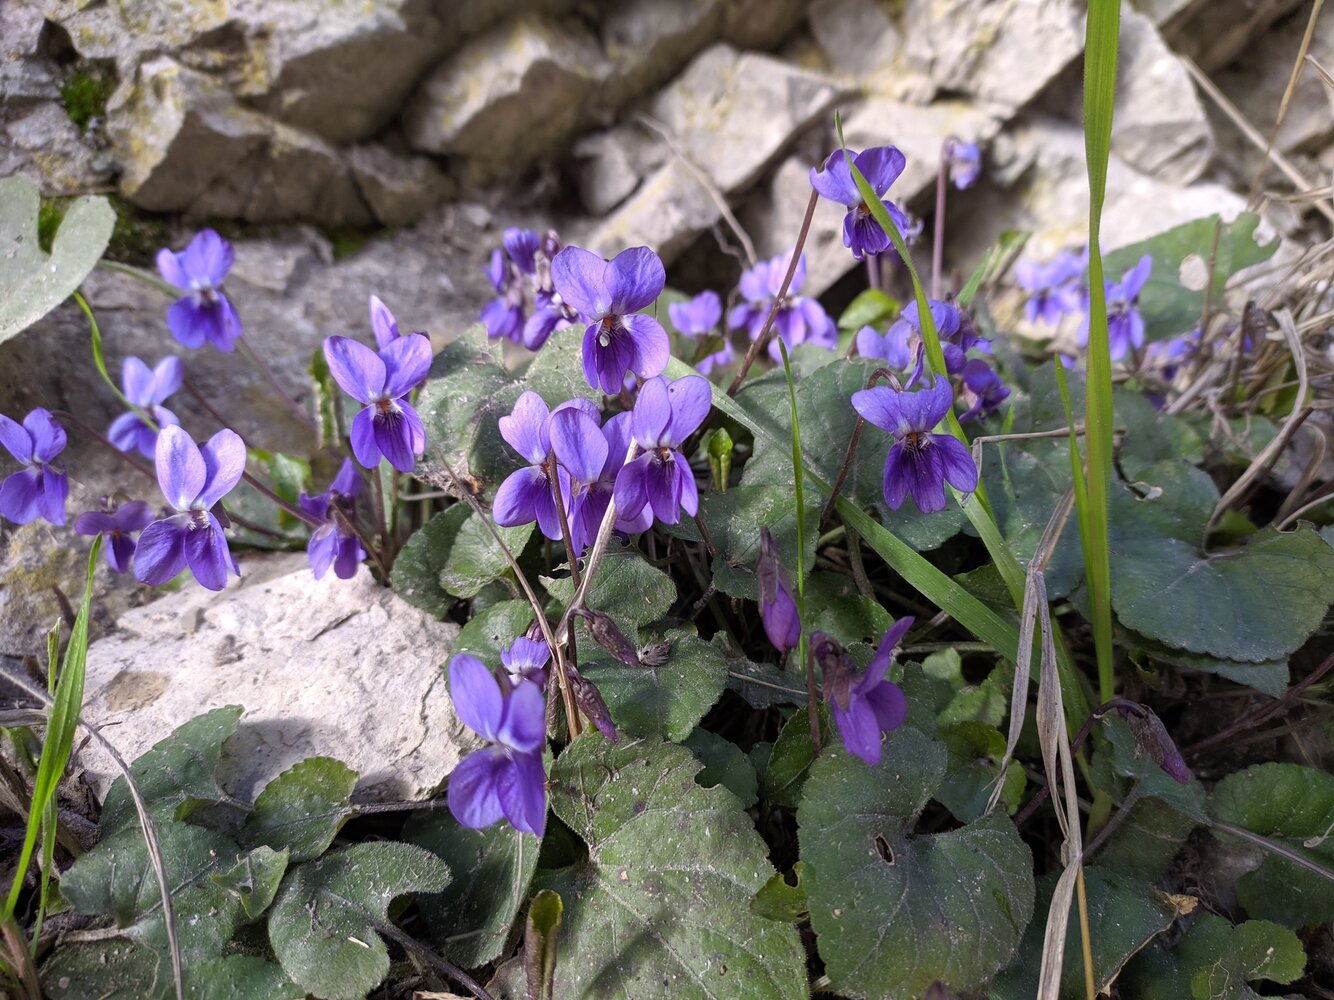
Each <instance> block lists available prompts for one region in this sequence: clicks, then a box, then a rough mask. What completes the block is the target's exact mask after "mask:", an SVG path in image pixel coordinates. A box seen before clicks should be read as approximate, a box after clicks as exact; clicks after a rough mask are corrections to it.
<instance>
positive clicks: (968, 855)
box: [797, 727, 1033, 1000]
mask: <svg viewBox="0 0 1334 1000" xmlns="http://www.w3.org/2000/svg"><path fill="white" fill-rule="evenodd" d="M945 771H946V752H945V747H944V746H943V745H941V744H940V743H936V742H933V741H931V740H929V739H927V737H925V736H924V735H922V734H921V733H920V732H918V731H917V730H915V729H911V728H906V727H905V728H901V729H898V730H896V731H895V732H893V733H891V734H890V735H889V738H888V739H887V741H886V742H885V744H884V752H883V756H882V758H881V761H880V763H879V764H878V765H876V766H875V767H871V766H869V765H867V764H866V763H864V762H863V761H861V760H859V759H857V758H854V757H849V756H848V755H846V754H844V753H842V752H841V751H840V750H838V749H836V748H832V747H831V748H830V749H829V750H827V751H826V752H825V753H824V754H823V755H822V756H821V757H820V759H819V760H818V761H816V762H815V765H814V767H813V768H812V769H811V781H809V782H808V783H807V785H806V791H805V794H804V795H803V798H802V802H801V807H800V809H799V810H798V811H797V823H798V825H799V827H800V841H801V856H802V860H804V861H805V862H806V863H807V866H808V878H807V882H808V885H807V889H806V894H807V898H808V899H809V900H810V908H811V927H812V928H813V929H814V930H815V933H816V935H817V945H818V947H819V950H820V956H821V957H822V958H823V959H824V961H825V968H826V971H827V973H828V975H829V978H830V980H831V981H832V984H833V987H834V989H835V990H837V991H839V992H841V993H847V994H850V995H853V996H857V997H868V998H900V997H902V998H904V1000H908V998H912V997H918V996H921V995H922V994H923V993H924V992H925V991H926V990H927V988H928V987H929V986H931V984H932V983H935V982H940V983H942V984H943V985H945V986H948V987H949V988H950V989H952V990H954V991H956V992H964V991H968V990H971V989H973V988H975V987H977V986H978V985H980V984H981V983H983V982H984V981H985V980H986V979H987V978H989V977H990V976H991V975H992V974H993V973H994V972H995V971H996V970H997V969H999V968H1001V967H1003V966H1004V965H1005V964H1006V963H1007V962H1008V961H1009V960H1010V958H1011V957H1012V956H1013V955H1014V953H1015V950H1016V949H1017V948H1018V946H1019V939H1020V936H1021V935H1022V934H1023V931H1024V928H1025V927H1026V926H1027V925H1028V921H1029V918H1030V917H1031V916H1032V913H1033V876H1032V867H1033V859H1032V855H1031V854H1030V853H1029V850H1028V848H1027V847H1026V846H1025V845H1024V842H1023V841H1022V840H1021V839H1020V838H1019V834H1018V832H1017V831H1016V830H1015V828H1014V824H1013V823H1012V822H1011V821H1010V820H1009V818H1008V817H1004V816H1000V815H997V814H992V815H991V816H989V817H987V818H986V819H982V820H978V821H977V822H975V823H970V824H967V825H966V826H963V827H962V828H960V829H957V830H951V831H948V832H945V833H939V834H934V835H929V836H919V835H914V834H913V833H912V832H911V831H912V827H913V824H914V823H915V821H916V819H917V817H918V815H919V814H920V813H921V811H922V809H923V808H924V807H925V806H926V804H927V801H928V800H929V799H930V797H931V796H932V794H934V792H935V790H936V789H937V788H939V786H940V783H941V781H942V780H943V779H944V777H945Z"/></svg>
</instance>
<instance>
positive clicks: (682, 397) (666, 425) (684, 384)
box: [616, 375, 713, 524]
mask: <svg viewBox="0 0 1334 1000" xmlns="http://www.w3.org/2000/svg"><path fill="white" fill-rule="evenodd" d="M712 405H713V395H712V392H711V389H710V386H709V383H708V380H706V379H703V378H701V377H700V376H698V375H687V376H685V378H679V379H677V380H676V381H675V382H672V383H671V384H670V385H669V384H668V383H667V380H666V379H664V378H662V377H658V378H652V379H649V380H648V381H647V382H645V383H644V384H643V386H642V387H640V390H639V398H638V399H637V400H635V408H634V411H633V413H632V414H631V417H630V432H631V434H633V436H634V440H635V443H636V444H638V445H639V447H640V450H641V454H639V455H636V456H635V457H634V458H633V459H632V460H631V461H629V462H627V463H626V464H625V465H624V466H622V467H621V471H620V472H619V473H618V474H617V476H616V508H617V510H620V511H624V513H625V516H626V517H636V516H637V515H639V514H640V513H641V512H642V511H643V510H644V508H645V507H648V508H650V509H651V510H652V511H653V516H654V517H656V518H657V519H658V520H659V521H661V522H662V523H663V524H676V523H677V521H679V520H680V519H681V511H682V509H684V510H685V512H686V513H687V514H689V515H691V516H692V517H693V516H694V515H695V512H696V511H697V510H698V509H699V490H698V488H697V487H696V486H695V474H694V473H693V472H691V471H690V463H689V462H688V461H686V457H685V456H684V455H682V454H681V452H680V447H681V445H682V444H683V443H684V442H685V439H686V438H688V437H689V436H690V435H691V434H693V433H694V432H695V430H696V428H698V427H699V425H700V424H702V423H703V422H704V418H705V417H707V416H708V415H709V408H710V407H711V406H712Z"/></svg>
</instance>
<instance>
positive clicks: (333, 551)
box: [296, 458, 366, 580]
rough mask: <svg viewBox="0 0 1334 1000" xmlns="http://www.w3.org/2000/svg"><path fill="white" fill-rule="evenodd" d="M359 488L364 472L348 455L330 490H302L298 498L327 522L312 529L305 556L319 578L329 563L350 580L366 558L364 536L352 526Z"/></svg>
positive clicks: (305, 506)
mask: <svg viewBox="0 0 1334 1000" xmlns="http://www.w3.org/2000/svg"><path fill="white" fill-rule="evenodd" d="M360 492H361V475H360V473H358V472H357V467H356V466H355V465H354V464H353V463H352V459H350V458H345V459H343V465H342V468H340V469H339V470H338V475H336V476H334V480H333V482H332V483H330V484H329V488H328V489H327V490H325V491H324V492H323V493H318V494H316V495H315V496H310V495H309V494H307V493H302V494H301V495H300V496H298V497H297V498H296V499H297V503H298V504H300V505H301V509H302V510H304V511H305V512H306V513H307V514H309V515H310V516H311V517H313V518H315V519H317V520H319V521H323V522H324V523H323V524H321V525H320V526H319V527H318V528H316V529H315V530H314V531H313V532H311V535H310V541H309V542H308V543H307V544H306V556H307V558H309V559H310V568H311V569H312V570H314V571H315V579H316V580H318V579H320V578H321V577H323V576H324V574H325V573H327V572H328V571H329V567H330V566H332V567H333V568H334V575H335V576H337V577H338V578H339V579H340V580H350V579H352V577H354V576H356V575H357V567H358V566H360V565H361V560H363V559H365V558H366V550H365V549H363V548H362V547H361V539H359V538H358V537H357V533H356V532H355V531H353V530H352V525H353V523H354V519H355V518H356V516H357V515H356V502H357V494H359V493H360Z"/></svg>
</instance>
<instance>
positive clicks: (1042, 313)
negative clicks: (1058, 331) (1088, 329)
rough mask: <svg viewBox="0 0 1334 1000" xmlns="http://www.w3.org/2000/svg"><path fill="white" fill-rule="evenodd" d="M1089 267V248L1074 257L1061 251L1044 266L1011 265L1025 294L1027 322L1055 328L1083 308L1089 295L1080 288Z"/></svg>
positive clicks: (1029, 262)
mask: <svg viewBox="0 0 1334 1000" xmlns="http://www.w3.org/2000/svg"><path fill="white" fill-rule="evenodd" d="M1087 267H1088V249H1087V248H1085V249H1084V251H1083V252H1082V253H1079V254H1074V253H1069V252H1068V251H1062V252H1061V253H1058V254H1057V255H1056V256H1055V257H1053V258H1052V259H1051V260H1050V261H1048V262H1047V263H1046V264H1039V263H1038V262H1037V261H1032V260H1021V261H1020V262H1019V263H1018V264H1016V265H1015V266H1014V277H1015V280H1016V281H1017V282H1018V283H1019V287H1020V288H1022V289H1024V291H1026V292H1028V301H1027V302H1026V303H1025V304H1024V315H1025V317H1026V318H1027V319H1028V321H1029V322H1030V323H1036V322H1039V321H1041V322H1043V323H1045V324H1047V325H1048V326H1057V325H1058V324H1059V323H1060V322H1061V318H1062V317H1063V316H1067V315H1070V314H1072V313H1077V312H1079V311H1080V310H1081V309H1084V308H1086V302H1087V297H1088V292H1087V290H1086V289H1085V288H1084V286H1083V275H1084V270H1085V269H1086V268H1087Z"/></svg>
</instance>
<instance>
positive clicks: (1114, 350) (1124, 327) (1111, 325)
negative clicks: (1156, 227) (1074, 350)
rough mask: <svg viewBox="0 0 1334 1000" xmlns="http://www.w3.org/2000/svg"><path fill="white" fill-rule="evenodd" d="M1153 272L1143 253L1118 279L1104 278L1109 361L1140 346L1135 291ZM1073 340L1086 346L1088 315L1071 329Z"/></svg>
mask: <svg viewBox="0 0 1334 1000" xmlns="http://www.w3.org/2000/svg"><path fill="white" fill-rule="evenodd" d="M1152 271H1153V257H1152V256H1150V255H1149V254H1147V253H1146V254H1145V255H1144V256H1143V257H1141V258H1140V259H1139V263H1137V264H1136V265H1135V266H1134V267H1132V268H1131V269H1130V270H1129V271H1127V272H1126V273H1125V274H1124V275H1122V276H1121V280H1120V281H1116V282H1113V281H1108V282H1106V284H1105V287H1106V289H1107V343H1108V345H1109V347H1110V348H1111V354H1112V360H1113V361H1120V360H1121V359H1122V358H1124V357H1125V356H1126V355H1127V354H1129V353H1130V352H1131V351H1132V350H1138V349H1139V348H1141V347H1143V346H1144V317H1143V316H1141V315H1140V312H1139V293H1140V292H1142V291H1143V290H1144V286H1145V284H1147V283H1148V280H1149V275H1150V273H1152ZM1075 343H1077V344H1078V345H1079V346H1080V347H1088V343H1089V318H1088V316H1087V315H1085V316H1084V319H1083V322H1081V323H1080V324H1079V329H1078V330H1077V331H1076V332H1075Z"/></svg>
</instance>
